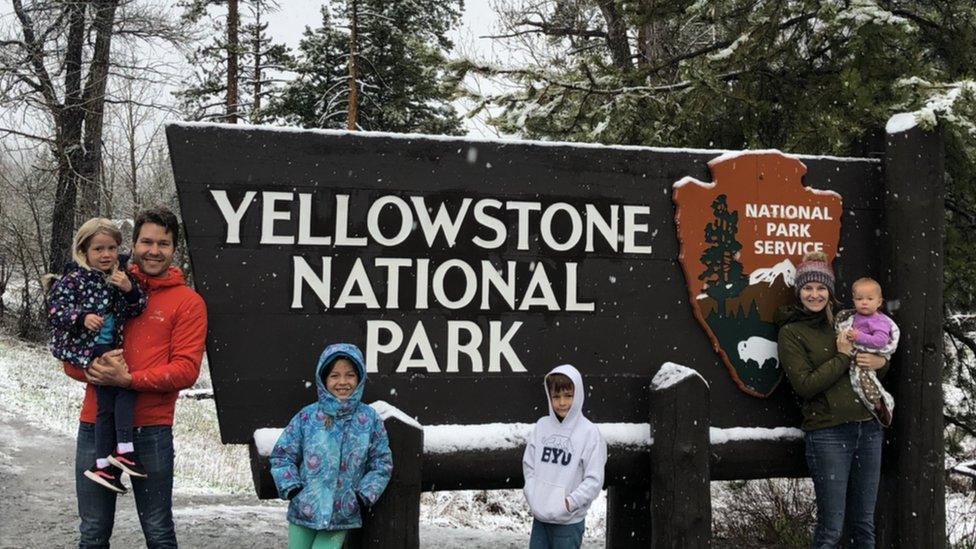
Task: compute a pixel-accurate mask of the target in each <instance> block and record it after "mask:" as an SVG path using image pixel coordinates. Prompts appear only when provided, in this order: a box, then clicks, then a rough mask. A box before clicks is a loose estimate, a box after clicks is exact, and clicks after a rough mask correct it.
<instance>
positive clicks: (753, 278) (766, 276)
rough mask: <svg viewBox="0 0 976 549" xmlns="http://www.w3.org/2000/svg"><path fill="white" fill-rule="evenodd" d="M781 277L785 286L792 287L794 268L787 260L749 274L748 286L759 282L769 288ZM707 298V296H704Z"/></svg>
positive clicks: (794, 274)
mask: <svg viewBox="0 0 976 549" xmlns="http://www.w3.org/2000/svg"><path fill="white" fill-rule="evenodd" d="M780 276H782V277H783V282H785V283H786V285H787V286H792V285H793V279H794V277H795V276H796V267H794V266H793V262H792V261H790V260H789V259H784V260H783V261H780V262H779V263H777V264H775V265H773V266H772V267H769V268H764V269H756V270H754V271H752V273H750V274H749V285H750V286H752V285H753V284H759V283H760V282H767V283H769V285H770V286H772V285H773V282H775V281H776V278H777V277H780ZM706 297H708V296H706Z"/></svg>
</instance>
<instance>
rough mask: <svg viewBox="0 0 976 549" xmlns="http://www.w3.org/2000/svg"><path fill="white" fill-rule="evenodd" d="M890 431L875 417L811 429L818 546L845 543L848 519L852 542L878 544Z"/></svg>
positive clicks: (809, 460)
mask: <svg viewBox="0 0 976 549" xmlns="http://www.w3.org/2000/svg"><path fill="white" fill-rule="evenodd" d="M883 439H884V432H883V431H882V428H881V425H880V424H879V423H878V422H877V421H874V420H871V421H860V422H854V423H844V424H842V425H838V426H836V427H828V428H826V429H818V430H816V431H810V432H808V433H807V434H806V456H807V465H808V466H809V468H810V476H811V477H813V487H814V490H815V491H816V493H817V529H816V531H815V532H814V535H813V546H812V547H814V548H815V549H821V548H833V547H837V545H838V544H839V543H840V539H841V535H842V532H843V531H844V521H845V518H846V520H847V527H848V535H849V536H850V539H848V540H847V541H848V543H847V544H846V546H847V547H850V548H873V547H874V507H875V503H876V502H877V499H878V482H879V480H880V478H881V442H882V440H883Z"/></svg>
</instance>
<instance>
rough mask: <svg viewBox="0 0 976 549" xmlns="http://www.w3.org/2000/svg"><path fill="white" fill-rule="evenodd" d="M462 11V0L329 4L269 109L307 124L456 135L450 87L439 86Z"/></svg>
mask: <svg viewBox="0 0 976 549" xmlns="http://www.w3.org/2000/svg"><path fill="white" fill-rule="evenodd" d="M459 15H460V0H451V1H437V0H404V1H400V2H385V1H382V0H336V1H333V2H331V3H330V4H329V6H326V7H323V8H322V25H321V26H320V27H319V28H316V29H306V31H305V35H304V37H303V39H302V40H301V42H300V44H299V52H298V53H297V55H296V59H295V60H294V62H293V63H292V64H291V65H290V69H291V70H292V71H293V72H295V73H296V74H297V78H296V79H295V80H294V81H292V82H291V83H289V84H288V86H286V88H285V90H284V92H283V93H282V95H281V97H280V98H279V99H278V100H276V101H275V102H274V105H273V106H272V107H271V109H270V114H273V115H274V116H275V117H277V118H278V119H279V120H281V121H283V122H285V123H287V124H295V125H300V126H303V127H310V128H345V127H347V124H348V123H349V120H350V119H352V120H354V123H355V125H356V126H357V127H358V128H362V129H366V130H382V131H394V132H422V133H433V134H458V133H460V132H461V125H460V121H459V118H458V115H457V113H456V112H455V110H454V108H453V107H452V106H451V104H450V101H451V99H452V91H451V90H450V89H449V88H448V87H447V86H445V85H444V84H443V81H444V74H445V70H446V65H447V61H446V54H447V52H448V51H450V49H451V47H452V46H453V45H452V44H451V42H450V40H448V38H447V36H446V34H447V31H448V30H450V28H451V27H452V26H453V25H455V24H456V23H457V21H458V18H459ZM353 21H355V23H356V24H355V31H356V32H355V41H354V42H352V43H351V39H352V30H353V28H352V22H353ZM350 52H354V53H355V55H353V56H352V57H351V56H350ZM350 59H351V60H352V61H353V63H354V67H355V82H354V83H355V86H350V82H349V78H350V66H349V61H350ZM350 92H353V93H355V94H356V97H355V98H354V101H352V102H350V97H351V95H350ZM351 111H353V112H354V115H353V116H351V115H350V112H351Z"/></svg>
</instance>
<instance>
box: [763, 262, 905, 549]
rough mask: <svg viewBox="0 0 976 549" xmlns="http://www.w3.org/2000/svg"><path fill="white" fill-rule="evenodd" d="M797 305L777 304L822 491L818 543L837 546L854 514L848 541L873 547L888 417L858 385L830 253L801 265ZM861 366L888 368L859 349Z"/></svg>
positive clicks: (809, 455) (782, 354) (782, 343)
mask: <svg viewBox="0 0 976 549" xmlns="http://www.w3.org/2000/svg"><path fill="white" fill-rule="evenodd" d="M795 287H796V293H797V298H798V303H797V304H796V305H792V306H788V307H783V308H781V309H780V310H778V311H777V318H776V323H777V324H778V325H779V327H780V330H779V359H780V364H782V365H783V369H784V370H785V371H786V377H787V378H788V379H789V381H790V384H791V385H792V386H793V390H794V391H796V394H797V395H799V397H800V398H801V399H802V401H803V408H802V412H803V424H802V428H803V430H804V431H805V437H804V440H805V443H806V459H807V465H808V467H809V469H810V476H811V477H812V478H813V485H814V490H815V492H816V497H817V528H816V530H815V532H814V539H813V545H812V547H814V548H817V549H819V548H828V547H836V546H837V545H838V544H839V542H840V538H841V531H842V530H843V528H844V519H845V516H846V518H847V522H848V525H849V526H850V528H849V532H850V535H851V536H852V538H853V539H852V540H848V541H849V542H852V543H848V544H847V545H848V547H857V548H861V547H874V506H875V502H876V500H877V496H878V481H879V479H880V475H881V442H882V439H883V438H884V435H883V433H882V428H881V425H880V424H879V423H878V422H877V420H876V419H875V418H874V416H873V415H872V414H871V412H870V411H869V410H868V409H867V408H865V407H864V405H863V404H862V403H861V401H860V399H858V397H857V395H856V394H855V393H854V389H853V388H852V387H851V379H850V375H848V368H849V367H850V363H851V355H853V347H852V345H851V342H850V341H848V340H847V339H846V338H844V337H843V336H837V335H836V334H835V332H834V327H833V320H834V319H833V307H832V301H833V299H834V273H833V270H832V269H831V268H830V264H829V263H828V262H827V257H826V256H825V255H824V254H823V253H819V252H814V253H810V254H807V255H806V256H804V258H803V262H802V263H800V265H799V266H798V267H797V269H796V278H795ZM857 365H858V367H860V368H867V369H871V370H876V371H877V372H876V373H877V374H878V376H879V377H881V376H884V374H885V373H886V372H887V370H888V364H887V361H886V360H885V359H884V358H883V357H880V356H878V355H872V354H867V353H858V355H857Z"/></svg>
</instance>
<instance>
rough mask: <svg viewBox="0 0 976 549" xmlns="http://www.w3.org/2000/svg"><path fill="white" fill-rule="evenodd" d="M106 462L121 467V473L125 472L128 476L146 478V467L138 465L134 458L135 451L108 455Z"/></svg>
mask: <svg viewBox="0 0 976 549" xmlns="http://www.w3.org/2000/svg"><path fill="white" fill-rule="evenodd" d="M108 462H109V463H111V464H112V465H114V466H116V467H118V468H119V469H122V472H123V473H127V474H128V475H129V476H130V477H138V478H146V477H147V476H148V475H146V469H145V468H144V467H143V466H142V465H139V462H138V461H137V460H136V453H135V452H126V453H124V454H118V453H115V454H112V455H110V456H108Z"/></svg>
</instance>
